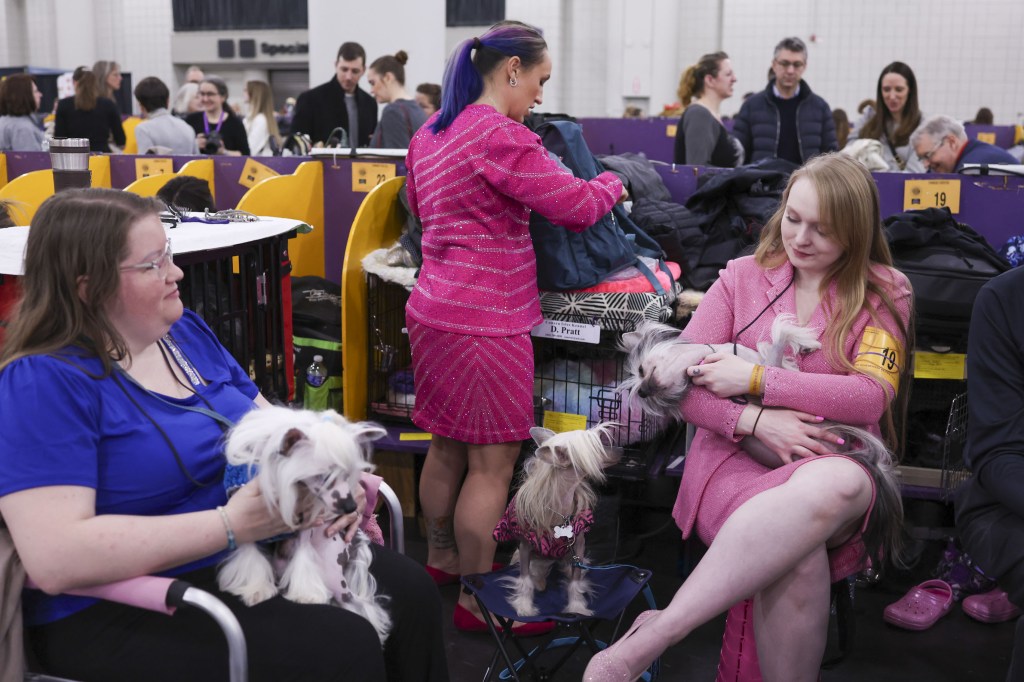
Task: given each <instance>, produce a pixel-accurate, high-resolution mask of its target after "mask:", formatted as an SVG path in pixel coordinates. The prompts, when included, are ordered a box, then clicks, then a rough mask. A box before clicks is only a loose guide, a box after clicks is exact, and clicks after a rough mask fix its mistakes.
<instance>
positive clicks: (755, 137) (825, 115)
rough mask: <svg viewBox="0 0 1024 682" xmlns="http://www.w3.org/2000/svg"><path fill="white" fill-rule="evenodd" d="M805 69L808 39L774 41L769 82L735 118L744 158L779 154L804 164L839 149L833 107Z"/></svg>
mask: <svg viewBox="0 0 1024 682" xmlns="http://www.w3.org/2000/svg"><path fill="white" fill-rule="evenodd" d="M805 68H807V46H806V45H805V44H804V41H802V40H800V39H799V38H784V39H783V40H782V41H781V42H780V43H779V44H778V45H776V46H775V56H774V57H773V58H772V67H771V76H772V77H771V80H770V81H769V83H768V87H766V88H765V89H764V90H762V91H761V92H759V93H757V94H754V95H751V96H750V97H749V98H747V100H746V101H745V102H743V106H742V107H740V113H739V114H737V115H736V118H735V120H734V122H733V129H732V134H733V137H735V138H736V139H737V140H738V141H739V143H740V144H741V145H743V153H744V162H745V163H753V162H755V161H760V160H761V159H773V158H777V159H786V160H787V161H790V162H792V163H795V164H796V165H798V166H802V165H803V164H804V162H805V161H807V160H808V159H810V158H811V157H812V156H817V155H818V154H823V153H825V152H834V151H836V149H838V146H839V145H838V143H837V142H836V124H835V121H833V119H832V110H831V109H830V108H829V106H828V103H827V102H826V101H825V100H823V99H822V98H821V97H819V96H818V95H816V94H814V93H813V92H811V86H810V85H808V84H807V81H805V80H803V73H804V69H805Z"/></svg>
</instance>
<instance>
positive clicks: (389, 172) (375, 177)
mask: <svg viewBox="0 0 1024 682" xmlns="http://www.w3.org/2000/svg"><path fill="white" fill-rule="evenodd" d="M395 174H396V169H395V164H393V163H363V162H359V163H353V164H352V191H353V192H369V191H370V190H371V189H373V188H374V187H376V186H377V185H379V184H381V183H382V182H387V181H388V180H390V179H391V178H393V177H395Z"/></svg>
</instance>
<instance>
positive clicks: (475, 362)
mask: <svg viewBox="0 0 1024 682" xmlns="http://www.w3.org/2000/svg"><path fill="white" fill-rule="evenodd" d="M406 322H407V327H408V329H409V343H410V345H411V346H412V365H413V375H414V379H415V382H416V405H415V407H414V408H413V412H412V421H413V423H414V424H416V426H418V427H420V428H421V429H423V430H424V431H427V432H429V433H432V434H436V435H439V436H447V437H448V438H453V439H455V440H457V441H461V442H463V443H473V444H477V445H489V444H494V443H508V442H512V441H517V440H525V439H526V438H529V437H530V427H532V426H533V425H534V418H533V344H532V342H531V341H530V335H529V334H518V335H515V336H470V335H468V334H454V333H451V332H445V331H440V330H438V329H434V328H432V327H427V326H424V325H422V324H420V323H418V322H416V321H415V320H413V319H412V318H407V319H406Z"/></svg>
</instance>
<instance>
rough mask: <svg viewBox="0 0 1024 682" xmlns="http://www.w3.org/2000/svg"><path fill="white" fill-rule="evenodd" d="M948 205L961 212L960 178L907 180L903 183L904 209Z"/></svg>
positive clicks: (954, 211) (952, 209) (947, 206)
mask: <svg viewBox="0 0 1024 682" xmlns="http://www.w3.org/2000/svg"><path fill="white" fill-rule="evenodd" d="M943 207H946V208H948V209H949V210H950V212H951V213H959V212H960V181H959V180H907V181H906V182H904V183H903V210H904V211H917V210H920V209H923V208H943Z"/></svg>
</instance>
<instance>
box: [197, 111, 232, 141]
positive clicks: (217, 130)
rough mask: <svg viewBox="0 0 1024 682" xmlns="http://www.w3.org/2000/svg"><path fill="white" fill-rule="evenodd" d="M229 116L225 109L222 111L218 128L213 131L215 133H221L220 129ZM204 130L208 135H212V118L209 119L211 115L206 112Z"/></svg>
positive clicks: (218, 120)
mask: <svg viewBox="0 0 1024 682" xmlns="http://www.w3.org/2000/svg"><path fill="white" fill-rule="evenodd" d="M227 115H228V112H226V111H224V110H223V109H221V110H220V118H219V119H217V127H216V128H214V129H213V132H215V133H219V132H220V127H221V125H223V123H224V118H225V117H226V116H227ZM203 130H205V131H206V134H207V135H209V134H210V117H209V115H208V114H207V113H206V112H205V111H204V112H203Z"/></svg>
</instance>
